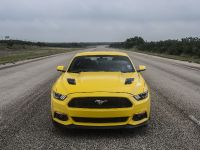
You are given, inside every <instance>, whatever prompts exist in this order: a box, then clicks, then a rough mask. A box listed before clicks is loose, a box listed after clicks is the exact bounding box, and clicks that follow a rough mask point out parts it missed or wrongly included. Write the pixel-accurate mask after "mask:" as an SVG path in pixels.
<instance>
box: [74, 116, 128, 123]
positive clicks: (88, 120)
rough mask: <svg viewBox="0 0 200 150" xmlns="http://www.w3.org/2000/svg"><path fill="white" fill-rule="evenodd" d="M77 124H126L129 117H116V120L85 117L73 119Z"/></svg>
mask: <svg viewBox="0 0 200 150" xmlns="http://www.w3.org/2000/svg"><path fill="white" fill-rule="evenodd" d="M72 119H73V120H74V121H76V122H85V123H116V122H126V121H127V120H128V117H116V118H84V117H72Z"/></svg>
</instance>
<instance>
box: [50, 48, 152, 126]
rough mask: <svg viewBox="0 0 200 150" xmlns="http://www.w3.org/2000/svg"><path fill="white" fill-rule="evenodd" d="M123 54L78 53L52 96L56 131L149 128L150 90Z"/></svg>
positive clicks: (62, 69)
mask: <svg viewBox="0 0 200 150" xmlns="http://www.w3.org/2000/svg"><path fill="white" fill-rule="evenodd" d="M145 69H146V67H145V66H139V67H138V69H136V68H135V67H134V65H133V63H132V62H131V60H130V58H129V56H128V55H127V54H126V53H122V52H114V51H111V52H108V51H93V52H82V53H78V54H77V55H76V56H75V57H74V58H73V59H72V61H71V63H70V65H69V67H68V68H66V69H65V67H64V66H58V67H57V70H58V71H60V72H62V74H61V76H60V77H59V78H58V80H57V81H56V83H55V84H54V85H53V88H52V92H51V113H52V121H53V124H54V125H55V126H56V127H60V126H64V127H87V128H88V127H89V128H109V127H111V128H114V127H136V126H141V125H146V124H147V122H148V120H149V117H150V93H149V87H148V85H147V84H146V82H145V80H144V79H143V77H142V75H141V73H140V72H141V71H144V70H145Z"/></svg>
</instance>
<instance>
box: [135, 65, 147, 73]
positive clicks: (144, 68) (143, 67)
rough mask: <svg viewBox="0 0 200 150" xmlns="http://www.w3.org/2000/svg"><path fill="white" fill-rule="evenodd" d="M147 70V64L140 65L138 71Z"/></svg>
mask: <svg viewBox="0 0 200 150" xmlns="http://www.w3.org/2000/svg"><path fill="white" fill-rule="evenodd" d="M145 70H146V66H142V65H139V69H138V70H137V71H138V72H141V71H145Z"/></svg>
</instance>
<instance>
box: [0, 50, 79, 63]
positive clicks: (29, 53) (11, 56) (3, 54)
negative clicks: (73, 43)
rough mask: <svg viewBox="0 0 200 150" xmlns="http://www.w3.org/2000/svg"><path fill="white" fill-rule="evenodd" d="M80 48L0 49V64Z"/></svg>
mask: <svg viewBox="0 0 200 150" xmlns="http://www.w3.org/2000/svg"><path fill="white" fill-rule="evenodd" d="M79 49H81V48H54V47H27V48H24V49H23V48H22V49H16V48H14V49H0V64H6V63H15V62H17V61H22V60H27V59H33V58H38V57H44V56H49V55H55V54H59V53H66V52H70V51H74V50H79Z"/></svg>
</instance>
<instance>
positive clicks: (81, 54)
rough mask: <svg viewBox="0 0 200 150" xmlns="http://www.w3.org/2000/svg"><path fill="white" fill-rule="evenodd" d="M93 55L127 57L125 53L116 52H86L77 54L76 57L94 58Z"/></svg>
mask: <svg viewBox="0 0 200 150" xmlns="http://www.w3.org/2000/svg"><path fill="white" fill-rule="evenodd" d="M95 55H117V56H128V55H127V54H126V53H123V52H117V51H88V52H80V53H77V54H76V56H95Z"/></svg>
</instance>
